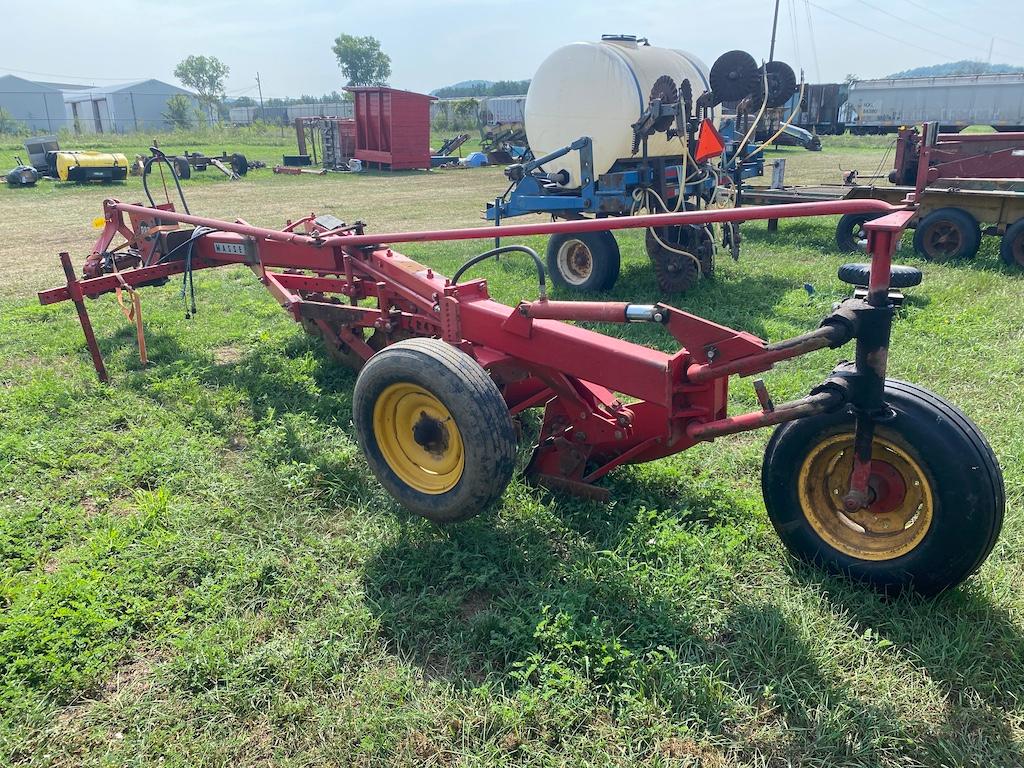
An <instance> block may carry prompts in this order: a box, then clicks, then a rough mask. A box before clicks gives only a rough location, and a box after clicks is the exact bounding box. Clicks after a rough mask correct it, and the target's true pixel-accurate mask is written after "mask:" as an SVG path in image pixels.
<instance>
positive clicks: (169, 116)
mask: <svg viewBox="0 0 1024 768" xmlns="http://www.w3.org/2000/svg"><path fill="white" fill-rule="evenodd" d="M164 106H165V107H166V111H165V112H164V120H166V121H167V122H168V123H169V124H170V126H171V127H172V128H182V129H184V128H191V127H192V99H190V98H189V97H188V96H186V95H185V94H183V93H176V94H174V95H173V96H171V98H169V99H168V100H167V104H165V105H164Z"/></svg>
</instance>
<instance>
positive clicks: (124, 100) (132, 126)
mask: <svg viewBox="0 0 1024 768" xmlns="http://www.w3.org/2000/svg"><path fill="white" fill-rule="evenodd" d="M177 94H182V95H184V96H188V97H189V99H190V100H191V101H192V106H193V108H194V109H196V110H198V109H199V100H198V99H197V98H196V95H195V94H194V93H192V92H191V91H186V90H185V89H184V88H179V87H178V86H176V85H171V84H170V83H164V82H161V81H160V80H140V81H138V82H134V83H121V84H119V85H103V86H99V87H96V88H88V89H86V90H84V91H73V92H70V91H65V92H64V109H65V113H66V116H67V118H68V120H69V121H70V122H71V124H72V125H74V126H75V130H76V131H78V132H79V133H126V132H128V131H139V130H144V129H150V128H155V129H169V128H172V127H173V126H172V125H171V124H170V123H169V122H168V121H167V118H166V117H164V114H165V113H166V112H167V100H168V99H169V98H171V96H175V95H177Z"/></svg>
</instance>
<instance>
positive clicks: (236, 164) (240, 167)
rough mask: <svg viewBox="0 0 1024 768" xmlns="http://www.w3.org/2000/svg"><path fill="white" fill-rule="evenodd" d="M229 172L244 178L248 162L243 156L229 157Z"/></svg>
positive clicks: (247, 169)
mask: <svg viewBox="0 0 1024 768" xmlns="http://www.w3.org/2000/svg"><path fill="white" fill-rule="evenodd" d="M231 170H233V171H234V172H235V173H237V174H238V175H239V176H245V174H247V173H248V172H249V161H248V160H246V159H245V155H242V154H234V155H232V156H231Z"/></svg>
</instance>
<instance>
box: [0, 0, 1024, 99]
mask: <svg viewBox="0 0 1024 768" xmlns="http://www.w3.org/2000/svg"><path fill="white" fill-rule="evenodd" d="M11 6H12V7H8V8H7V9H5V11H4V14H3V18H4V21H5V22H6V23H5V25H4V26H5V27H6V28H7V30H8V34H6V35H4V45H3V46H2V50H0V75H3V74H15V75H19V76H21V77H25V78H28V79H35V80H51V81H60V82H81V83H90V84H95V85H105V84H109V83H113V82H121V81H130V80H142V79H148V78H156V79H158V80H165V81H167V82H172V83H173V82H176V81H175V79H174V74H173V73H174V66H175V64H176V63H177V62H178V61H180V60H181V59H183V58H185V56H188V55H189V54H203V55H213V56H216V57H218V58H219V59H221V61H223V62H224V63H225V64H227V65H228V66H229V67H230V68H231V74H230V75H229V77H228V79H227V83H226V90H227V93H228V95H229V96H243V95H244V96H252V97H253V98H256V97H257V95H258V94H257V88H256V79H255V78H256V73H257V72H258V73H259V74H260V78H261V80H262V84H263V96H264V97H265V98H269V97H271V96H299V95H300V94H303V93H305V94H312V95H320V94H323V93H329V92H331V91H333V90H335V89H337V90H340V89H341V87H342V86H344V84H345V83H344V79H343V77H342V75H341V71H340V69H339V68H338V65H337V61H336V59H335V58H334V54H333V53H332V52H331V45H332V43H333V41H334V38H335V37H336V36H337V35H338V34H340V33H342V32H345V33H348V34H353V35H372V36H374V37H376V38H378V39H379V40H380V41H381V45H382V48H383V49H384V51H385V52H386V53H387V54H388V55H389V56H390V57H391V61H392V76H391V85H393V86H395V87H397V88H406V89H409V90H414V91H424V92H425V91H429V90H432V89H434V88H440V87H442V86H445V85H450V84H452V83H455V82H458V81H460V80H475V79H484V80H506V79H507V80H519V79H525V78H529V77H531V76H532V75H533V72H534V71H535V70H536V69H537V67H538V65H539V64H540V62H541V61H543V59H544V58H545V57H546V56H547V55H548V54H549V53H550V52H551V51H553V50H555V49H556V48H558V47H559V46H561V45H564V44H566V43H570V42H576V41H580V40H598V39H600V36H601V34H602V33H628V34H636V35H638V36H646V37H648V38H649V39H650V41H651V44H652V45H660V46H664V47H671V48H682V49H684V50H688V51H690V52H692V53H695V54H696V55H697V56H698V57H700V58H701V59H703V60H704V61H705V62H706V63H707V64H708V65H709V66H710V64H711V63H712V62H713V61H714V60H715V58H717V57H718V56H719V55H720V54H721V53H723V52H725V51H728V50H732V49H735V48H742V49H745V50H747V51H749V52H750V53H752V54H753V55H754V57H755V58H756V59H758V60H761V59H765V58H767V56H768V48H769V41H770V37H771V23H772V10H773V7H774V2H773V0H729V1H728V2H722V1H721V0H701V1H700V2H698V1H697V0H515V2H511V1H510V0H503V1H501V2H498V1H496V0H375V1H374V2H354V1H352V0H302V2H266V1H265V0H163V1H162V2H156V1H154V0H136V1H135V2H130V1H129V0H101V2H97V3H95V4H89V7H90V10H89V12H87V13H83V12H82V0H37V1H36V2H34V3H22V2H18V3H14V2H11ZM101 7H102V11H101V10H99V8H101ZM62 18H66V19H73V21H71V22H69V23H66V24H65V23H60V22H58V27H59V29H60V30H61V31H60V34H59V35H56V36H50V35H45V34H44V35H41V36H40V35H35V34H32V35H30V34H18V33H17V30H26V31H29V30H40V29H42V28H43V26H44V25H45V24H46V23H47V22H45V21H44V20H47V19H49V20H58V19H62ZM993 20H995V21H996V22H997V24H995V25H993V24H992V21H993ZM992 26H994V27H995V31H996V32H997V33H999V32H1001V33H1002V34H1001V35H998V36H996V37H993V36H992V32H991V31H990V27H992ZM1021 29H1024V2H1020V0H987V1H986V0H781V8H780V13H779V24H778V42H777V44H776V54H775V57H776V58H777V59H782V60H783V61H786V62H788V63H789V64H790V65H792V66H793V67H794V69H796V70H797V71H798V72H799V70H800V69H803V70H804V72H805V74H806V78H807V80H808V82H832V81H838V80H842V79H843V78H844V77H845V76H846V75H848V74H853V75H856V76H858V77H860V78H871V77H883V76H885V75H888V74H890V73H892V72H896V71H899V70H903V69H908V68H910V67H915V66H922V65H926V64H936V63H941V62H944V61H955V60H958V59H965V58H970V59H980V60H983V61H985V60H989V58H990V54H989V52H990V48H991V61H992V62H993V63H1006V64H1016V65H1021V66H1024V36H1022V35H1021V34H1020V33H1019V30H1021ZM118 35H120V37H117V36H118Z"/></svg>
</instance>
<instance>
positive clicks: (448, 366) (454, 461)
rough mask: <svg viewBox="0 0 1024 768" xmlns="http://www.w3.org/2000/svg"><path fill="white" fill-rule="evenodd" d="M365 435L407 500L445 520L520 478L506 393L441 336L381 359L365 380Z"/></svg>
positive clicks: (360, 406) (371, 364)
mask: <svg viewBox="0 0 1024 768" xmlns="http://www.w3.org/2000/svg"><path fill="white" fill-rule="evenodd" d="M352 416H353V421H354V422H355V427H356V436H357V438H358V440H359V445H360V447H361V448H362V449H363V453H364V454H365V456H366V461H367V463H368V464H369V465H370V469H371V470H372V471H373V474H374V475H375V476H376V478H377V479H378V480H379V481H380V484H381V485H383V486H384V488H385V490H387V491H388V493H390V494H391V495H392V496H393V497H394V498H395V499H396V500H397V501H398V502H400V503H401V504H402V505H403V506H404V507H406V508H407V509H408V510H410V511H411V512H414V513H416V514H417V515H422V516H423V517H426V518H428V519H430V520H433V521H434V522H436V523H448V522H455V521H457V520H465V519H466V518H469V517H472V516H473V515H476V514H477V513H479V512H482V511H483V510H484V508H485V507H486V506H487V505H488V504H489V503H491V502H492V501H494V500H495V499H496V498H498V497H499V496H500V495H501V494H502V492H503V491H504V490H505V486H506V485H508V482H509V480H510V479H511V477H512V470H513V466H514V463H515V455H516V453H515V450H516V438H515V430H514V428H513V426H512V417H511V416H510V415H509V412H508V407H507V406H506V405H505V400H504V399H503V398H502V396H501V393H500V392H499V391H498V388H497V386H495V384H494V382H493V381H492V380H491V378H490V376H488V375H487V373H486V372H485V371H484V369H483V368H481V367H480V366H479V365H478V364H477V363H476V361H474V360H473V359H472V358H471V357H469V356H468V355H466V354H465V353H464V352H460V351H459V350H457V349H455V348H454V347H452V346H450V345H448V344H446V343H444V342H443V341H439V340H437V339H409V340H406V341H400V342H398V343H396V344H392V345H391V346H389V347H387V348H385V349H384V350H382V351H381V352H379V353H377V354H376V355H374V356H373V357H371V358H370V359H369V360H368V361H367V362H366V365H364V366H363V369H362V370H361V371H360V373H359V377H358V378H357V379H356V387H355V393H354V395H353V402H352Z"/></svg>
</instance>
